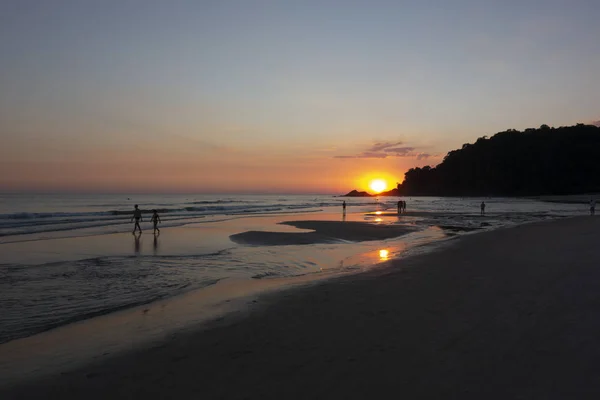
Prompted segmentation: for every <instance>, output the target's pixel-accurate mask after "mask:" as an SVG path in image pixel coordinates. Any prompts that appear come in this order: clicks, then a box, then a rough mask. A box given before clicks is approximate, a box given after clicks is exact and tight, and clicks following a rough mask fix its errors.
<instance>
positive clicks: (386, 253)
mask: <svg viewBox="0 0 600 400" xmlns="http://www.w3.org/2000/svg"><path fill="white" fill-rule="evenodd" d="M389 254H390V252H389V251H388V250H385V249H382V250H379V258H380V259H381V261H387V259H388V256H389Z"/></svg>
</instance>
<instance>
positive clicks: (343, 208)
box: [342, 200, 346, 214]
mask: <svg viewBox="0 0 600 400" xmlns="http://www.w3.org/2000/svg"><path fill="white" fill-rule="evenodd" d="M342 212H343V213H344V214H346V200H344V201H343V202H342Z"/></svg>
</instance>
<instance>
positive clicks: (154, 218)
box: [150, 210, 160, 235]
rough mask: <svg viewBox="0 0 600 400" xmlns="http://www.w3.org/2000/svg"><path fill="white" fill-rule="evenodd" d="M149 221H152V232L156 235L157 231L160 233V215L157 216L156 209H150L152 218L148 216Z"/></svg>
mask: <svg viewBox="0 0 600 400" xmlns="http://www.w3.org/2000/svg"><path fill="white" fill-rule="evenodd" d="M150 222H152V223H154V234H155V235H156V232H157V231H158V233H159V234H160V229H158V224H159V223H160V217H159V216H158V213H157V212H156V210H152V218H150Z"/></svg>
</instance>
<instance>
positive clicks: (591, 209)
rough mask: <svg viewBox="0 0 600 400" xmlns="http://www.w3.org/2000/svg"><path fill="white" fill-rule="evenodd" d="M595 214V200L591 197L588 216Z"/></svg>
mask: <svg viewBox="0 0 600 400" xmlns="http://www.w3.org/2000/svg"><path fill="white" fill-rule="evenodd" d="M594 214H596V200H595V199H594V198H593V197H592V198H591V199H590V215H594Z"/></svg>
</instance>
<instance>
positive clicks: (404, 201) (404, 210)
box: [402, 200, 406, 213]
mask: <svg viewBox="0 0 600 400" xmlns="http://www.w3.org/2000/svg"><path fill="white" fill-rule="evenodd" d="M402 212H404V213H406V200H402Z"/></svg>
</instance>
